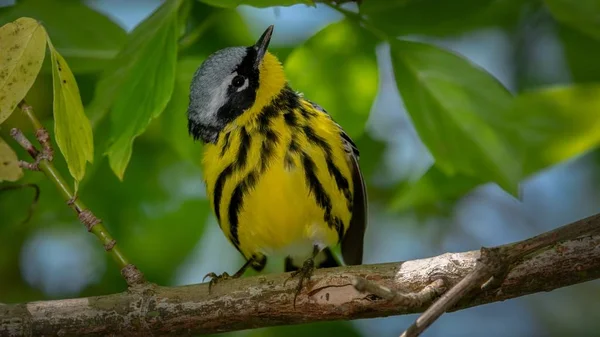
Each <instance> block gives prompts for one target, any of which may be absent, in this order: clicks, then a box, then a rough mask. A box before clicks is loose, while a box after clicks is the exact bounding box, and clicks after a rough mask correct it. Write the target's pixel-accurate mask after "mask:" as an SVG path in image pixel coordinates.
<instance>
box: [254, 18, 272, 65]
mask: <svg viewBox="0 0 600 337" xmlns="http://www.w3.org/2000/svg"><path fill="white" fill-rule="evenodd" d="M271 35H273V25H270V26H269V27H268V28H267V30H265V32H264V33H263V34H262V35H261V36H260V39H258V41H256V43H255V44H254V49H256V61H254V68H258V66H259V65H260V63H261V62H262V59H263V57H264V56H265V54H266V53H267V48H268V47H269V42H270V41H271Z"/></svg>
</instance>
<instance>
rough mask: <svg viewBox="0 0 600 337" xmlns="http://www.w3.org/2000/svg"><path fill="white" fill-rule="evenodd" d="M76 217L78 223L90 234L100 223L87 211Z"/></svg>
mask: <svg viewBox="0 0 600 337" xmlns="http://www.w3.org/2000/svg"><path fill="white" fill-rule="evenodd" d="M78 217H79V221H81V223H82V224H83V225H84V226H85V228H87V230H88V232H91V231H92V229H93V228H94V226H96V225H97V224H99V223H100V222H102V221H101V220H100V219H98V218H97V217H96V216H95V215H94V214H93V213H92V211H90V210H89V209H86V210H83V211H81V212H79V214H78Z"/></svg>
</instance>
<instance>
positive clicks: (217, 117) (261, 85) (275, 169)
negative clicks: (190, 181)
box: [187, 25, 367, 303]
mask: <svg viewBox="0 0 600 337" xmlns="http://www.w3.org/2000/svg"><path fill="white" fill-rule="evenodd" d="M272 33H273V26H272V25H271V26H269V27H268V28H267V30H266V31H265V32H264V33H263V34H262V36H261V37H260V38H259V40H258V42H256V44H254V45H253V46H250V47H230V48H225V49H222V50H219V51H217V52H215V53H214V54H212V55H210V56H209V57H208V58H207V59H206V60H205V61H204V62H203V63H202V65H201V66H200V67H199V68H198V70H197V71H196V73H195V74H194V77H193V80H192V83H191V86H190V102H189V107H188V111H187V114H188V129H189V132H190V134H191V136H193V137H194V138H195V139H200V140H202V142H203V143H204V144H205V145H204V158H203V163H202V165H203V172H204V181H205V184H206V188H207V195H208V197H209V200H210V204H211V207H212V208H213V210H214V213H215V216H216V218H217V220H218V222H219V226H220V227H221V229H222V231H223V232H224V234H225V235H226V236H227V238H228V239H229V241H230V242H231V243H233V245H234V246H235V248H237V249H238V251H240V252H241V254H242V255H243V256H244V257H245V259H246V261H247V262H246V263H245V264H244V265H243V266H242V267H241V268H240V270H239V271H238V272H236V273H235V274H234V275H231V276H230V275H229V274H227V273H223V274H221V275H217V274H215V273H209V274H208V275H207V277H210V278H211V282H210V285H212V284H213V283H215V282H216V281H218V280H222V279H226V278H238V277H240V276H242V274H243V273H244V271H245V270H246V269H247V268H248V267H249V266H251V267H252V268H254V269H255V270H257V271H261V270H262V269H263V268H264V267H265V264H266V262H267V256H273V255H275V256H282V257H285V271H293V272H294V273H293V274H292V277H295V276H296V275H300V278H299V281H298V286H297V291H296V296H297V295H298V293H299V292H300V291H301V289H302V282H303V280H305V279H307V278H310V276H311V274H312V272H313V270H314V268H315V267H317V268H326V267H335V266H338V265H339V264H338V262H337V261H336V259H335V257H334V256H333V254H332V252H331V250H330V247H334V246H335V245H337V244H338V243H341V251H342V257H343V261H344V262H345V263H346V264H348V265H357V264H361V263H362V257H363V256H362V255H363V238H364V233H365V229H366V215H367V196H366V191H365V185H364V181H363V177H362V174H361V171H360V168H359V164H358V156H359V151H358V149H357V147H356V145H355V144H354V142H353V141H352V140H351V139H350V137H349V136H348V135H347V134H346V133H345V132H344V130H342V128H341V126H340V125H338V124H337V123H336V122H335V121H334V120H333V119H332V118H331V116H330V115H329V114H328V113H327V112H326V111H325V110H324V109H323V108H321V107H320V106H319V105H317V104H315V103H313V102H311V101H309V100H308V99H306V98H304V97H303V96H302V95H301V94H300V93H297V92H295V91H294V90H292V89H291V88H290V86H289V84H288V82H287V80H286V78H285V74H284V70H283V67H282V65H281V63H280V62H279V61H278V59H277V58H276V57H275V56H274V55H273V54H271V53H270V52H268V51H267V47H268V45H269V41H270V39H271V34H272ZM306 71H310V69H307V70H306ZM294 303H295V297H294Z"/></svg>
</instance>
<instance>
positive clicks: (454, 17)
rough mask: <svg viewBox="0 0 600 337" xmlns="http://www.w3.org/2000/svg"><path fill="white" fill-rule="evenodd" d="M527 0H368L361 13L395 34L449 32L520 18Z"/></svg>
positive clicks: (514, 20) (392, 34)
mask: <svg viewBox="0 0 600 337" xmlns="http://www.w3.org/2000/svg"><path fill="white" fill-rule="evenodd" d="M524 3H526V1H523V0H455V1H437V0H367V1H363V3H362V4H361V5H360V13H361V14H364V15H366V17H367V18H368V19H369V22H370V23H372V24H373V25H375V26H376V27H378V28H380V29H381V30H383V31H384V32H385V33H386V34H388V35H389V36H392V37H395V36H400V35H408V34H424V35H434V36H447V35H453V34H459V33H464V32H466V31H469V30H473V29H479V28H486V27H493V26H505V25H508V24H510V23H513V22H517V21H518V20H519V19H520V17H521V13H522V7H523V4H524Z"/></svg>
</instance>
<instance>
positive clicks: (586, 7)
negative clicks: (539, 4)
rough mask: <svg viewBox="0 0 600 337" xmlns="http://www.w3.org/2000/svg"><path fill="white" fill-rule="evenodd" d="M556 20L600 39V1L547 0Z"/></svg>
mask: <svg viewBox="0 0 600 337" xmlns="http://www.w3.org/2000/svg"><path fill="white" fill-rule="evenodd" d="M545 2H546V5H547V6H548V8H549V9H550V12H551V13H552V15H553V16H554V17H555V18H556V20H558V21H560V22H563V23H565V24H566V25H569V26H571V27H573V28H575V29H577V30H579V31H580V32H582V33H584V34H587V35H589V36H591V37H593V38H595V39H598V40H600V1H598V0H577V1H572V0H545Z"/></svg>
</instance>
